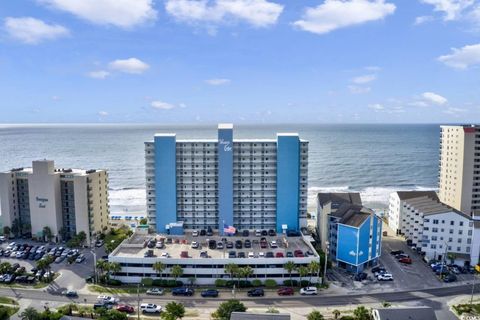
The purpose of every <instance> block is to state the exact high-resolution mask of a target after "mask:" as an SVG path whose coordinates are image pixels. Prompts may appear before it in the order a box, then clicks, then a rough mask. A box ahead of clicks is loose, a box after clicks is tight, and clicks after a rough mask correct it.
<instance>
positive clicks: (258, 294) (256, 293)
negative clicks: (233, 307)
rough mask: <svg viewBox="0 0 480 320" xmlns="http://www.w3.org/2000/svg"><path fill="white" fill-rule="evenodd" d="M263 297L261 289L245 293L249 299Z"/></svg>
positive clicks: (263, 293)
mask: <svg viewBox="0 0 480 320" xmlns="http://www.w3.org/2000/svg"><path fill="white" fill-rule="evenodd" d="M264 295H265V292H264V291H263V289H262V288H256V289H252V290H249V291H248V292H247V296H249V297H263V296H264Z"/></svg>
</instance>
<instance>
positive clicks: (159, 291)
mask: <svg viewBox="0 0 480 320" xmlns="http://www.w3.org/2000/svg"><path fill="white" fill-rule="evenodd" d="M164 292H165V290H163V289H162V288H152V289H148V290H147V294H151V295H154V296H161V295H163V293H164Z"/></svg>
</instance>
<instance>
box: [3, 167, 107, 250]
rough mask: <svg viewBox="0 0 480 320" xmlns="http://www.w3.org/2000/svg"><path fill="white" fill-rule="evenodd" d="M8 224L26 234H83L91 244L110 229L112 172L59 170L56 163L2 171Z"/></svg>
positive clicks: (67, 236)
mask: <svg viewBox="0 0 480 320" xmlns="http://www.w3.org/2000/svg"><path fill="white" fill-rule="evenodd" d="M0 205H1V207H0V208H1V212H2V216H1V217H2V220H3V226H8V227H10V228H11V229H12V232H14V233H16V234H18V235H21V234H26V235H30V234H31V235H32V236H33V237H37V238H42V237H43V230H44V228H45V227H49V228H50V230H51V232H52V236H53V238H52V240H53V241H60V240H68V239H70V238H71V237H73V236H74V235H76V234H78V233H79V232H81V231H84V232H85V234H86V235H87V241H86V242H87V244H89V243H90V240H91V239H93V236H94V235H95V234H99V233H100V232H102V231H104V230H105V229H106V228H107V226H108V215H109V210H110V208H109V202H108V174H107V172H106V171H105V170H81V169H64V168H61V169H56V168H55V167H54V162H53V161H51V160H39V161H33V163H32V167H31V168H16V169H12V170H10V171H7V172H2V173H0Z"/></svg>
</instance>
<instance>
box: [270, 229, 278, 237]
mask: <svg viewBox="0 0 480 320" xmlns="http://www.w3.org/2000/svg"><path fill="white" fill-rule="evenodd" d="M268 235H269V236H270V237H275V236H276V235H277V233H276V232H275V230H273V229H270V230H268Z"/></svg>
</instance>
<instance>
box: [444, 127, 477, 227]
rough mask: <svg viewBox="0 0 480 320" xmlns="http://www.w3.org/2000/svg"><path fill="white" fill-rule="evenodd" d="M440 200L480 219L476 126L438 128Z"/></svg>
mask: <svg viewBox="0 0 480 320" xmlns="http://www.w3.org/2000/svg"><path fill="white" fill-rule="evenodd" d="M439 171H440V172H439V191H438V196H439V198H440V201H442V202H443V203H445V204H447V205H449V206H451V207H452V208H454V209H456V210H459V211H462V212H464V213H466V214H468V215H473V217H474V218H475V217H476V216H479V219H480V126H478V125H452V126H441V137H440V170H439Z"/></svg>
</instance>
